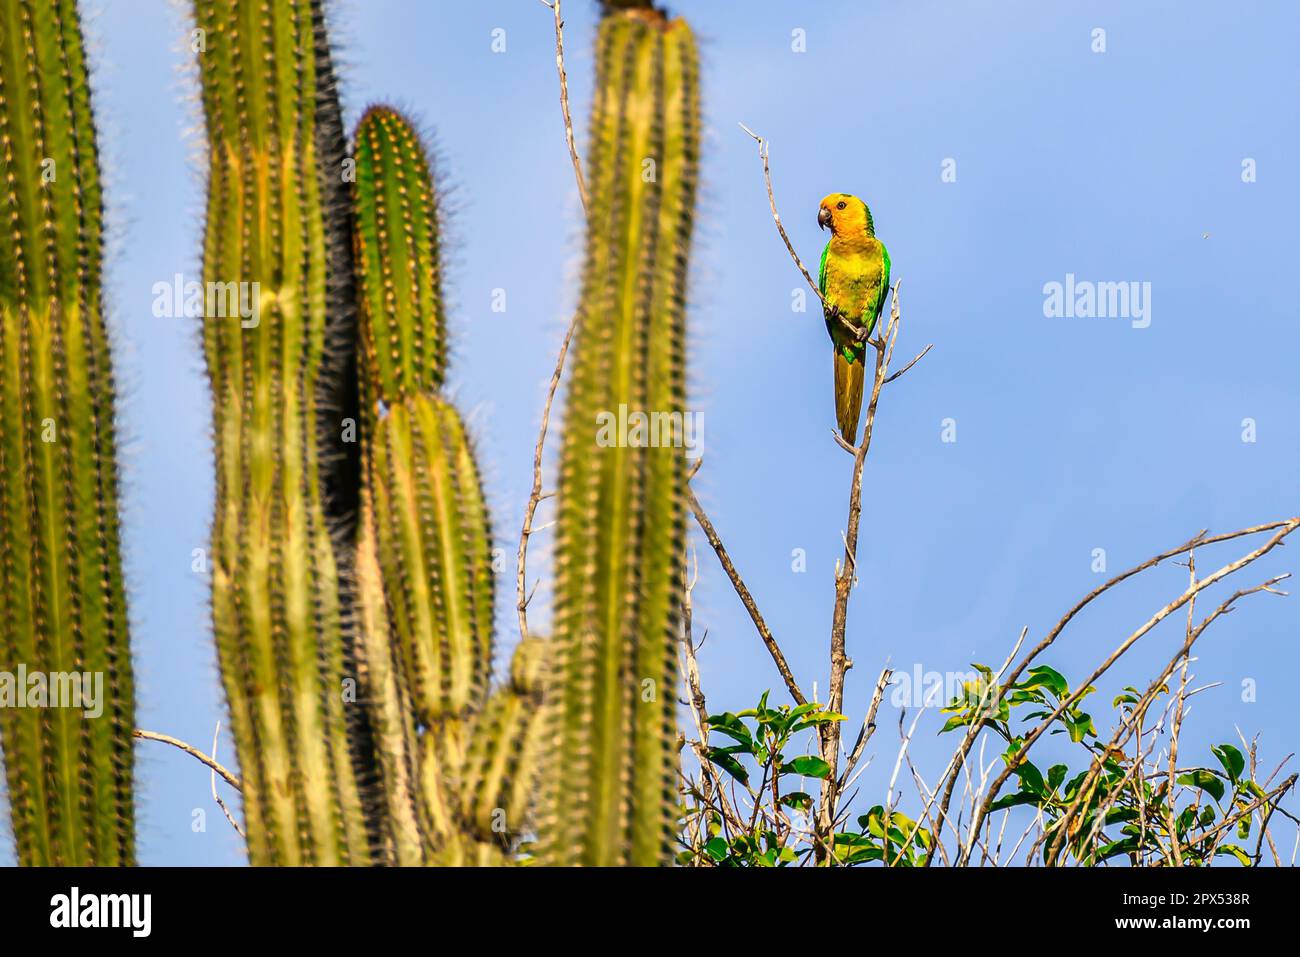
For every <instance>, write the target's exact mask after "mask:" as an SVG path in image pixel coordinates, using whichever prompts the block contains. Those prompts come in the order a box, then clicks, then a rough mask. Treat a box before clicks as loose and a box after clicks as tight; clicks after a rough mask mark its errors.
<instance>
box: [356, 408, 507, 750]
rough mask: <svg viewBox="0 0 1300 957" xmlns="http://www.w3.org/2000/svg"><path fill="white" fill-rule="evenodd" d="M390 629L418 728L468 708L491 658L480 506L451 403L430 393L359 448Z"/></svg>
mask: <svg viewBox="0 0 1300 957" xmlns="http://www.w3.org/2000/svg"><path fill="white" fill-rule="evenodd" d="M367 452H368V455H369V456H370V468H369V482H370V490H371V493H372V495H373V504H374V511H373V514H374V518H375V525H376V529H377V539H378V547H379V564H380V569H381V570H382V573H383V580H384V584H385V587H386V592H387V595H388V607H389V610H390V612H391V621H392V626H393V633H394V637H395V638H396V640H397V643H398V647H399V648H400V651H401V660H402V662H403V666H404V669H405V673H406V680H407V684H408V685H409V687H410V690H411V696H412V701H413V703H414V707H415V712H416V716H417V717H418V719H419V721H420V723H421V725H422V726H423V727H434V726H436V725H437V724H438V723H439V722H440V721H443V720H445V719H449V718H450V719H461V718H464V717H465V716H467V715H468V714H470V713H472V712H473V711H474V710H476V709H477V708H478V707H479V705H481V703H482V699H483V695H484V693H485V692H486V690H487V679H488V671H489V669H490V667H491V663H492V598H493V596H492V591H493V582H492V556H491V550H490V545H491V538H490V535H489V529H488V520H487V508H486V507H485V505H484V502H483V492H482V489H481V488H480V485H479V479H478V470H477V468H476V467H475V464H474V457H473V453H472V452H471V450H470V446H469V441H468V439H467V437H466V435H465V430H464V427H463V426H462V425H461V422H460V416H459V415H457V414H456V410H455V409H454V408H452V407H451V406H450V405H448V404H447V403H446V402H444V401H443V400H441V399H439V398H437V397H436V396H429V395H418V396H412V397H411V398H409V399H407V400H405V401H403V402H401V403H399V404H397V405H394V406H392V407H391V408H390V409H389V410H388V413H387V415H385V416H384V418H383V420H382V421H381V422H380V423H379V426H378V429H377V431H376V433H375V435H374V437H373V441H371V442H370V443H369V445H368V448H367Z"/></svg>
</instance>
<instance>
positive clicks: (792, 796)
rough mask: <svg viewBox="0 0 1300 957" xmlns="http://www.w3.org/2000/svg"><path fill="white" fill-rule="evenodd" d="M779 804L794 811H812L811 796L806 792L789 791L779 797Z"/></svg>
mask: <svg viewBox="0 0 1300 957" xmlns="http://www.w3.org/2000/svg"><path fill="white" fill-rule="evenodd" d="M781 803H782V804H784V805H785V806H786V807H792V808H794V809H795V810H796V811H808V810H811V809H812V795H811V794H809V793H807V792H806V791H791V792H790V793H789V794H782V795H781Z"/></svg>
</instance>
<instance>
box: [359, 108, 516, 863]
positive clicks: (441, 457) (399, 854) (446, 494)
mask: <svg viewBox="0 0 1300 957" xmlns="http://www.w3.org/2000/svg"><path fill="white" fill-rule="evenodd" d="M354 154H355V158H356V164H357V166H356V174H357V175H356V188H355V193H354V197H355V199H354V213H355V243H356V256H355V258H356V263H357V278H358V294H359V301H360V305H361V316H360V350H359V351H360V362H359V366H360V370H361V383H360V391H361V395H362V398H363V415H362V420H363V423H364V431H363V446H364V461H365V481H364V485H363V489H362V516H363V518H362V525H363V528H362V531H361V534H360V537H359V542H358V547H359V549H360V550H361V551H362V552H363V553H364V552H366V551H367V550H369V551H370V553H369V554H361V555H359V556H358V566H359V567H361V568H368V569H374V571H375V572H376V574H375V575H374V576H372V577H371V576H368V578H367V581H365V582H363V583H362V590H363V592H364V596H363V602H364V603H365V604H366V606H367V608H369V609H373V610H374V611H373V614H372V613H370V612H369V611H367V612H366V613H365V614H364V620H365V622H366V623H367V627H368V628H369V633H368V634H367V636H366V637H365V640H364V642H363V646H364V648H365V652H366V660H365V665H366V667H365V671H366V675H367V692H368V698H369V699H370V700H371V702H372V709H373V710H375V711H377V712H379V713H380V714H382V715H384V716H385V717H384V719H383V720H382V723H381V724H380V725H379V726H381V727H382V728H383V729H384V730H385V731H386V732H388V733H389V734H390V735H391V740H392V745H393V746H394V747H395V748H396V749H398V750H396V751H394V752H392V753H389V754H387V755H385V756H383V758H382V759H381V769H382V772H383V776H384V781H383V784H384V787H383V792H384V800H385V803H386V804H387V805H388V806H389V808H390V814H391V815H393V816H394V817H395V819H400V820H402V821H405V822H407V823H406V826H404V827H403V828H401V829H400V833H396V834H395V847H394V858H395V859H396V861H397V862H399V863H419V862H421V861H423V862H428V863H437V864H452V865H464V864H501V863H507V862H508V860H509V858H508V856H507V852H508V851H509V849H510V840H509V835H510V834H511V833H512V832H517V830H518V829H519V827H520V826H521V825H522V822H523V820H524V818H525V814H526V803H527V785H528V783H529V782H530V780H531V777H530V772H531V768H532V761H531V758H532V754H533V751H534V746H533V745H534V741H535V735H536V732H537V730H538V729H539V727H540V724H539V722H538V721H537V720H536V716H537V715H538V714H540V711H541V709H540V706H539V702H538V701H537V700H536V699H537V696H538V695H539V693H540V689H539V687H538V684H537V677H538V674H539V671H540V664H539V663H534V664H532V665H527V666H526V665H525V664H523V663H522V662H524V661H534V660H536V659H539V655H538V653H537V650H536V649H535V648H534V647H533V646H532V645H525V646H521V649H520V651H519V652H518V656H519V659H520V661H521V664H520V666H519V667H520V669H521V670H520V671H519V674H518V675H516V676H515V679H512V681H511V682H510V684H509V685H508V686H507V687H504V688H502V689H500V690H499V691H497V692H496V693H495V694H493V695H491V696H490V697H489V694H488V682H489V678H490V673H491V667H492V629H493V620H492V619H493V591H494V581H493V573H492V554H491V542H492V536H491V528H490V524H489V520H488V512H487V506H486V503H485V502H484V498H483V491H482V486H481V483H480V480H479V471H478V466H477V464H476V463H475V460H474V454H473V450H472V448H471V446H470V443H469V439H468V436H467V435H466V432H465V427H464V425H463V424H462V422H461V419H460V416H459V414H458V413H457V412H456V409H455V408H454V407H453V406H452V405H451V404H450V403H448V402H447V401H445V400H444V399H443V398H441V397H440V396H439V395H438V394H437V390H438V389H439V387H440V385H441V383H442V381H443V378H444V356H445V352H446V348H445V333H444V320H443V301H442V279H441V275H440V271H439V262H440V248H439V218H438V207H437V200H436V195H435V190H434V182H433V176H432V171H431V169H430V164H429V160H428V156H427V155H426V152H425V150H424V148H423V146H422V145H421V143H420V139H419V136H418V135H417V134H416V133H415V131H414V130H413V129H412V127H411V124H410V123H409V122H408V121H407V120H406V119H405V118H404V117H402V116H401V115H400V114H399V113H397V112H396V111H394V110H392V109H390V108H388V107H375V108H372V109H370V110H368V111H367V112H366V114H365V116H363V117H362V119H361V122H360V123H359V124H358V127H357V132H356V136H355V140H354ZM381 609H382V612H383V613H381ZM385 645H387V647H385ZM525 649H527V650H525ZM372 665H373V667H372ZM413 840H418V841H419V842H420V846H419V847H418V848H417V847H415V846H413V844H412V843H411V842H412V841H413Z"/></svg>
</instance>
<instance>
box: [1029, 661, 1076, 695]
mask: <svg viewBox="0 0 1300 957" xmlns="http://www.w3.org/2000/svg"><path fill="white" fill-rule="evenodd" d="M1029 674H1030V677H1029V678H1026V679H1025V680H1024V681H1021V682H1018V683H1017V684H1016V687H1017V688H1037V687H1039V686H1040V685H1045V686H1046V687H1048V688H1050V689H1051V690H1052V692H1053V693H1054V694H1055V695H1056V696H1057V697H1058V698H1064V697H1065V696H1066V695H1068V694H1069V693H1070V683H1069V682H1068V681H1066V680H1065V676H1064V675H1062V674H1061V673H1060V672H1059V671H1056V670H1055V669H1053V668H1049V667H1048V666H1047V665H1039V666H1038V667H1037V668H1030V669H1029Z"/></svg>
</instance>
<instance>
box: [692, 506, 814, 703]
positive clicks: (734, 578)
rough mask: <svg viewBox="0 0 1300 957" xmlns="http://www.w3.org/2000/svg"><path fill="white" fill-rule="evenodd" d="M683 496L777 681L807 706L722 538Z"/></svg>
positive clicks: (703, 512) (797, 700)
mask: <svg viewBox="0 0 1300 957" xmlns="http://www.w3.org/2000/svg"><path fill="white" fill-rule="evenodd" d="M686 491H687V495H689V496H690V504H691V511H692V512H693V513H695V520H696V521H697V522H699V524H700V528H701V529H702V530H703V531H704V537H705V538H707V539H708V540H709V544H710V545H711V546H712V547H713V551H714V552H716V553H717V556H718V561H719V562H721V563H722V570H723V571H725V572H726V573H727V577H728V578H730V579H731V585H732V587H733V588H735V589H736V594H737V595H739V596H740V602H741V604H743V605H744V606H745V610H746V611H747V612H749V617H750V619H751V620H752V621H753V622H754V627H755V628H757V629H758V637H759V638H761V639H762V640H763V644H764V645H766V646H767V651H768V654H770V655H771V656H772V661H774V662H775V663H776V670H777V671H779V672H780V673H781V680H782V681H784V682H785V686H786V689H787V690H788V691H789V692H790V697H792V698H793V699H794V700H795V702H796V703H797V704H807V703H808V699H807V698H805V697H804V694H803V692H802V691H800V690H799V683H798V682H797V681H795V679H794V672H792V671H791V670H790V665H789V663H788V662H787V661H786V660H785V655H784V654H782V652H781V646H780V645H778V644H777V641H776V638H774V637H773V636H772V629H770V628H768V627H767V622H766V621H764V620H763V615H762V614H761V613H760V612H759V610H758V605H757V604H756V603H755V602H754V596H753V595H752V594H750V592H749V588H747V587H746V585H745V581H744V579H743V578H741V577H740V572H738V571H736V566H735V565H734V564H732V561H731V556H730V555H728V554H727V549H726V546H724V545H723V544H722V539H721V538H720V537H719V535H718V531H717V529H715V528H714V527H713V523H712V522H710V521H709V516H708V515H707V514H705V511H704V507H703V506H702V505H700V500H699V499H698V498H696V497H695V490H694V489H692V488H690V487H689V486H688V487H687V490H686Z"/></svg>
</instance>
